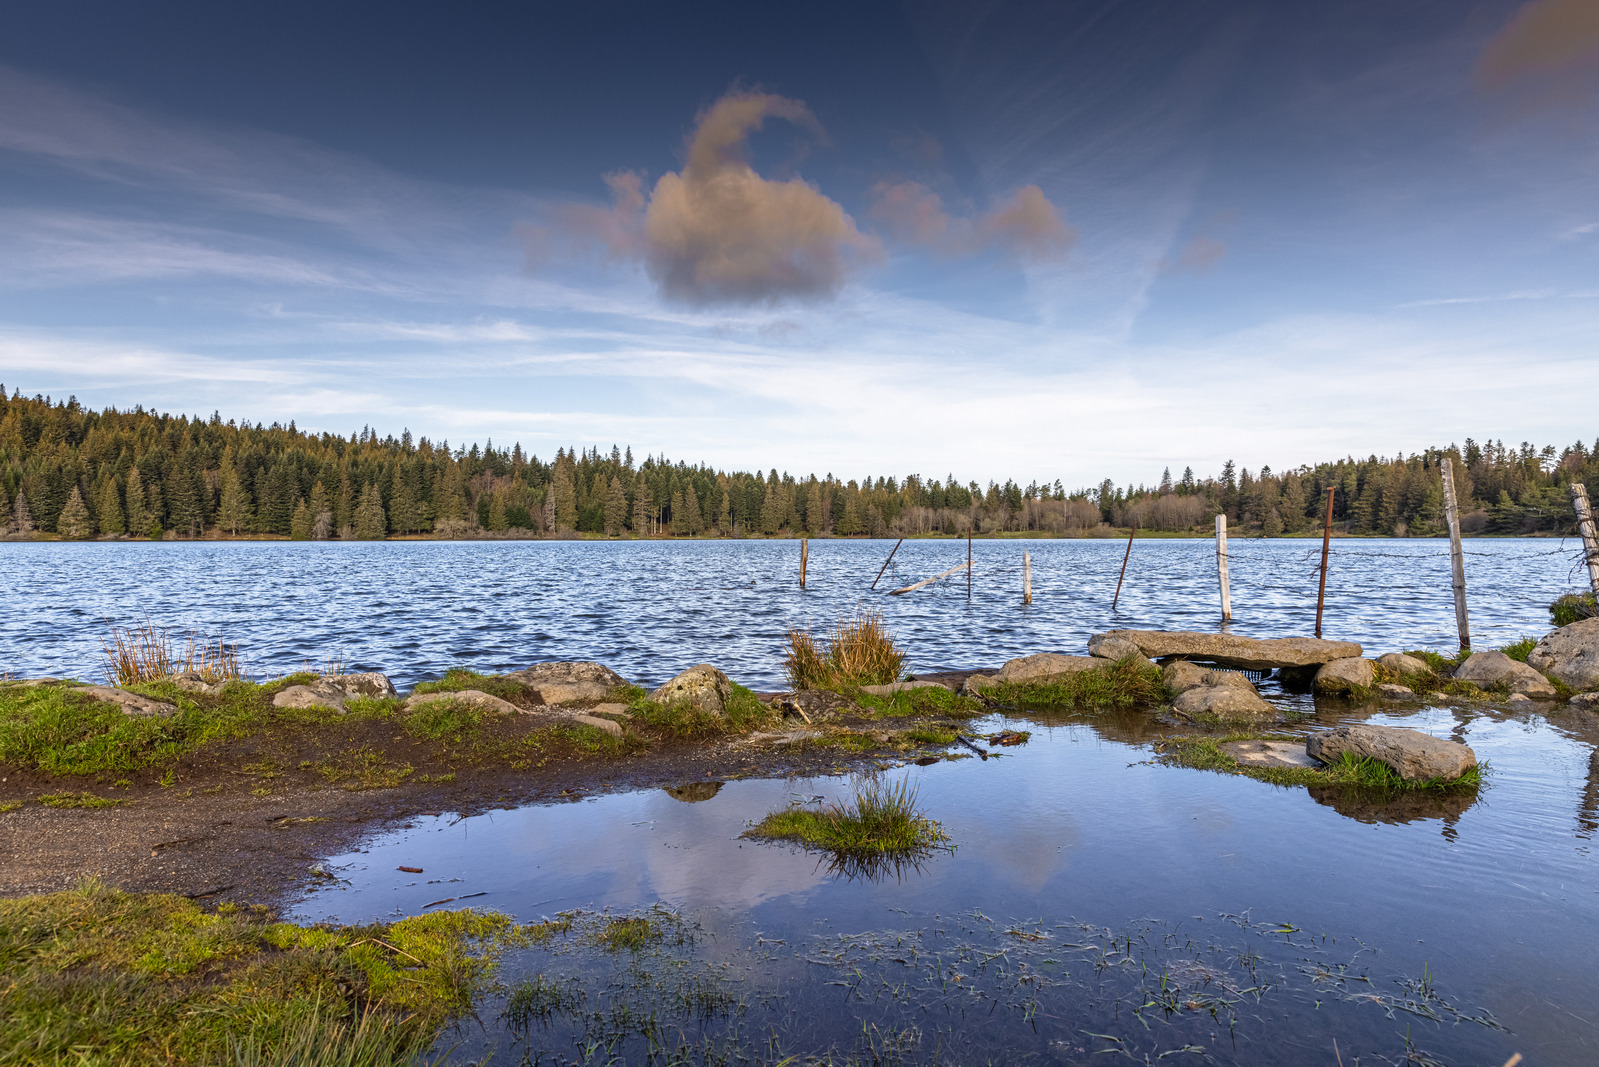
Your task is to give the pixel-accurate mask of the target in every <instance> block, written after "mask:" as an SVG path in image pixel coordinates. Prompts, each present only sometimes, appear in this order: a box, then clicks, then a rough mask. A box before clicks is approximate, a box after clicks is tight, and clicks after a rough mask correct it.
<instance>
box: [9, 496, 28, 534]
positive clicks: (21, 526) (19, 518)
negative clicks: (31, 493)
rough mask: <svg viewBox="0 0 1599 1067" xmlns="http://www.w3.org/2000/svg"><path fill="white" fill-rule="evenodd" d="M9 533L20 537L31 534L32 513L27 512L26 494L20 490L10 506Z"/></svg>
mask: <svg viewBox="0 0 1599 1067" xmlns="http://www.w3.org/2000/svg"><path fill="white" fill-rule="evenodd" d="M11 532H12V533H14V534H19V535H22V536H26V535H28V534H31V533H33V512H32V511H30V510H28V494H27V493H24V492H23V491H22V490H21V489H18V490H17V499H16V500H15V501H14V502H13V503H12V505H11Z"/></svg>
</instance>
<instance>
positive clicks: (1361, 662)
mask: <svg viewBox="0 0 1599 1067" xmlns="http://www.w3.org/2000/svg"><path fill="white" fill-rule="evenodd" d="M1376 680H1377V675H1376V672H1375V671H1373V670H1372V668H1371V661H1370V660H1368V659H1361V658H1360V657H1359V656H1350V657H1348V658H1346V659H1335V660H1330V661H1328V662H1326V663H1323V664H1322V665H1321V669H1320V670H1318V671H1317V672H1316V680H1315V682H1314V683H1313V685H1314V687H1315V690H1316V692H1318V693H1347V692H1349V691H1350V690H1351V689H1370V688H1371V685H1372V683H1373V682H1375V681H1376Z"/></svg>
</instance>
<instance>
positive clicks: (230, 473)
mask: <svg viewBox="0 0 1599 1067" xmlns="http://www.w3.org/2000/svg"><path fill="white" fill-rule="evenodd" d="M254 517H255V516H254V514H253V509H252V508H251V507H250V496H249V494H248V493H246V492H245V491H244V483H243V482H242V481H240V479H239V472H238V471H236V470H234V469H233V466H232V465H231V464H229V466H228V468H227V469H226V470H224V471H223V472H222V502H221V504H220V506H218V508H217V526H218V527H219V528H220V529H223V530H226V531H227V532H228V533H230V534H232V535H234V536H238V533H239V531H240V530H248V529H249V528H250V526H251V520H253V519H254Z"/></svg>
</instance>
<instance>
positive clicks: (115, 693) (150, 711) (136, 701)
mask: <svg viewBox="0 0 1599 1067" xmlns="http://www.w3.org/2000/svg"><path fill="white" fill-rule="evenodd" d="M77 692H79V693H86V694H88V695H89V696H91V697H93V698H94V699H96V700H104V701H106V702H108V703H111V704H117V705H119V706H120V707H121V708H122V710H123V711H124V712H126V713H127V714H129V715H137V716H145V715H171V714H172V713H174V712H176V711H177V710H178V709H177V707H176V706H175V705H172V704H168V703H166V702H165V701H161V700H152V699H151V698H150V697H142V696H140V695H139V694H138V693H130V692H128V691H127V690H126V689H112V688H111V687H110V686H104V685H86V686H84V687H83V688H82V689H79V690H77Z"/></svg>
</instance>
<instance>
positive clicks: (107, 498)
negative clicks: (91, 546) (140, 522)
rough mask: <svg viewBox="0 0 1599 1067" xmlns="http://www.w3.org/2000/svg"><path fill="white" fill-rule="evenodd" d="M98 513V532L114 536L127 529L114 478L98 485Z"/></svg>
mask: <svg viewBox="0 0 1599 1067" xmlns="http://www.w3.org/2000/svg"><path fill="white" fill-rule="evenodd" d="M97 496H98V498H99V499H98V500H97V504H98V505H99V511H100V532H101V533H103V534H110V535H112V536H115V535H117V534H119V533H122V532H123V531H124V530H126V529H127V524H126V523H125V522H124V521H123V518H122V500H121V494H119V493H118V492H117V481H116V479H115V478H107V479H106V480H105V481H103V482H101V483H100V492H99V493H98V494H97Z"/></svg>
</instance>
